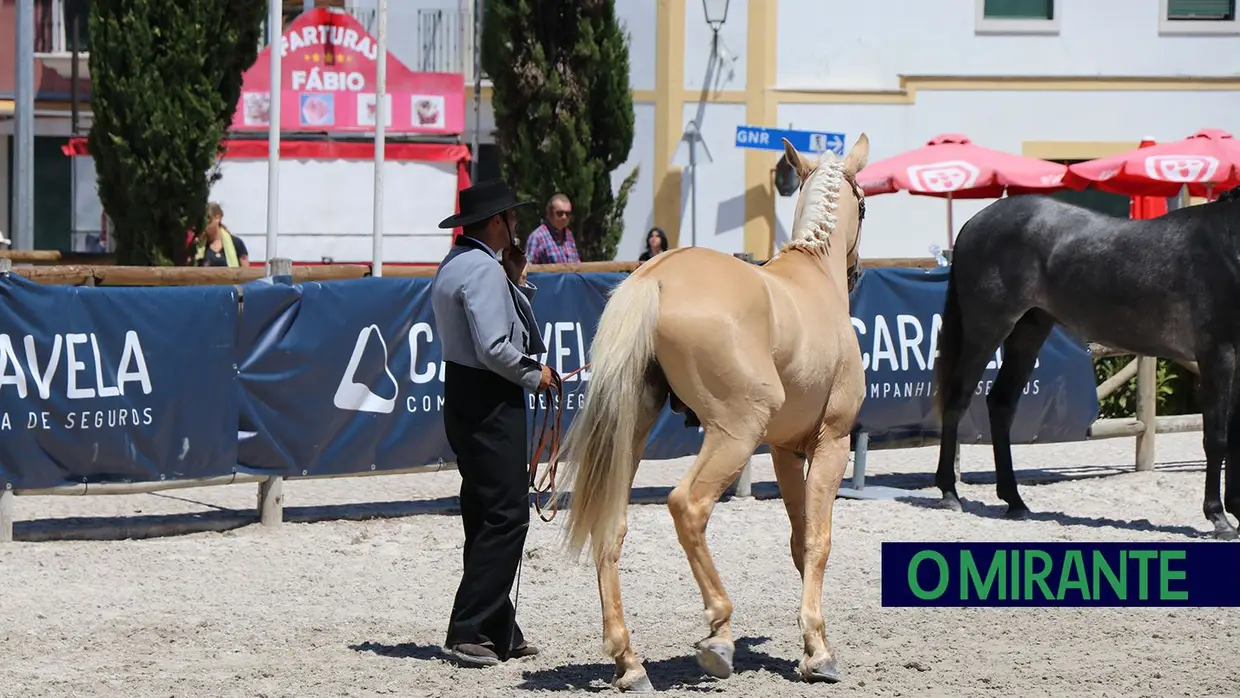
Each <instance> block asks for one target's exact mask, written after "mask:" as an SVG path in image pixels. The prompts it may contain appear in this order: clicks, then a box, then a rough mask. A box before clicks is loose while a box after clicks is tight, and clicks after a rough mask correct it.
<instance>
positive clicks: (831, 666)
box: [799, 657, 841, 683]
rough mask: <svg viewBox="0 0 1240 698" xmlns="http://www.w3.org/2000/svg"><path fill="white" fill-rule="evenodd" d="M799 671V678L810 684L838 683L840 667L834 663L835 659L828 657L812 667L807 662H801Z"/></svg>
mask: <svg viewBox="0 0 1240 698" xmlns="http://www.w3.org/2000/svg"><path fill="white" fill-rule="evenodd" d="M799 669H800V672H801V678H803V679H805V680H806V681H808V682H810V683H839V682H840V679H841V676H840V667H839V664H838V663H836V661H835V657H830V658H828V659H826V660H825V661H821V662H819V663H818V664H816V665H814V666H810V664H809V663H808V662H806V661H805V660H801V666H800V667H799Z"/></svg>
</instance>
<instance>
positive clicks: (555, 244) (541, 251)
mask: <svg viewBox="0 0 1240 698" xmlns="http://www.w3.org/2000/svg"><path fill="white" fill-rule="evenodd" d="M572 215H573V204H572V202H570V201H569V200H568V197H567V196H565V195H564V194H556V195H555V196H552V197H551V199H550V200H549V201H548V202H547V216H546V218H545V219H543V222H542V225H540V226H538V227H537V228H535V229H534V232H532V233H530V237H529V239H528V240H526V241H525V256H526V258H527V259H529V263H530V264H579V263H580V262H581V258H580V257H578V256H577V243H576V241H574V240H573V231H571V230H569V229H568V219H569V218H571V217H572Z"/></svg>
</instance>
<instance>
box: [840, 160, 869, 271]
mask: <svg viewBox="0 0 1240 698" xmlns="http://www.w3.org/2000/svg"><path fill="white" fill-rule="evenodd" d="M844 179H845V180H846V181H847V182H848V184H849V186H851V187H852V191H853V196H855V197H857V237H856V239H854V240H853V244H852V247H849V248H848V251H847V252H845V253H844V259H848V257H849V256H851V255H852V253H853V252H856V251H857V248H858V247H860V246H861V224H862V223H863V222H864V221H865V192H863V191H862V190H861V186H860V185H858V184H857V178H856V177H854V176H852V175H844ZM860 278H861V256H860V255H858V256H857V261H856V262H853V263H852V264H851V265H849V267H848V292H849V293H852V291H853V288H855V287H856V285H857V281H858V280H859V279H860Z"/></svg>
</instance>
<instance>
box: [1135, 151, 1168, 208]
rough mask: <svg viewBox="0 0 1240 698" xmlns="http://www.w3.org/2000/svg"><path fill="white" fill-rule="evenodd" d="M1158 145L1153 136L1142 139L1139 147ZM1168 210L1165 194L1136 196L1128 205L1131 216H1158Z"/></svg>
mask: <svg viewBox="0 0 1240 698" xmlns="http://www.w3.org/2000/svg"><path fill="white" fill-rule="evenodd" d="M1155 145H1157V143H1155V142H1154V140H1153V139H1151V138H1146V139H1144V140H1142V141H1141V145H1139V146H1137V147H1138V148H1149V147H1152V146H1155ZM1166 212H1167V197H1165V196H1134V197H1132V198H1131V202H1130V203H1129V205H1128V217H1129V218H1141V219H1148V218H1157V217H1159V216H1161V215H1163V214H1164V213H1166Z"/></svg>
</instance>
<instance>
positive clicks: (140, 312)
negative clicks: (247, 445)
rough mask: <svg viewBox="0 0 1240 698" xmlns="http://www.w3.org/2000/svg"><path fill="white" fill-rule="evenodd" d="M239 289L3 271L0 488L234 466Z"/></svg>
mask: <svg viewBox="0 0 1240 698" xmlns="http://www.w3.org/2000/svg"><path fill="white" fill-rule="evenodd" d="M236 329H237V291H236V289H235V288H234V287H232V286H217V287H212V286H190V287H181V288H160V289H148V288H91V287H75V286H60V285H43V284H37V283H33V282H31V281H29V280H27V279H25V278H23V277H21V276H18V275H16V274H0V486H3V485H4V484H5V483H9V484H11V485H12V486H13V487H15V488H19V489H38V488H45V487H52V486H56V485H66V484H80V483H84V482H85V483H92V482H126V481H151V480H161V479H167V480H183V479H193V478H201V477H210V476H216V475H227V474H229V473H231V472H232V471H233V468H234V465H235V462H236V450H237V439H236V424H237V390H236V380H237V368H236V361H237V347H236V341H235V339H236Z"/></svg>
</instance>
